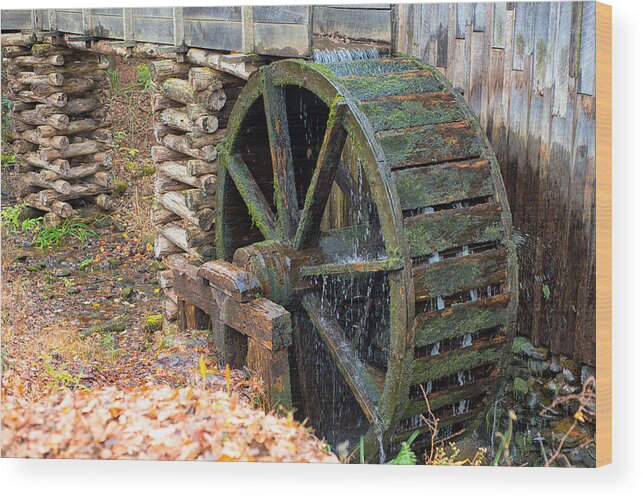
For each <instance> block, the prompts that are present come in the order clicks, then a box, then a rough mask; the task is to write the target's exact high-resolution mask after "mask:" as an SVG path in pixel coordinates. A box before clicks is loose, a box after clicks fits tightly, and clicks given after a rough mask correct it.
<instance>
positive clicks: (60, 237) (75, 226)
mask: <svg viewBox="0 0 643 499" xmlns="http://www.w3.org/2000/svg"><path fill="white" fill-rule="evenodd" d="M97 235H98V234H97V233H96V232H94V231H93V230H91V229H90V228H89V226H88V225H87V224H86V223H84V222H82V221H80V220H79V219H77V218H66V219H65V220H64V221H63V223H62V224H61V225H60V226H59V227H44V226H43V225H42V224H41V225H39V226H38V227H37V228H36V231H35V234H34V237H33V239H32V241H31V244H33V245H34V246H35V247H36V248H38V249H41V250H42V249H46V248H51V247H55V246H58V245H59V244H60V243H62V242H63V241H65V240H67V239H77V240H78V241H80V242H81V243H83V242H85V241H86V240H87V239H89V238H90V237H95V236H97Z"/></svg>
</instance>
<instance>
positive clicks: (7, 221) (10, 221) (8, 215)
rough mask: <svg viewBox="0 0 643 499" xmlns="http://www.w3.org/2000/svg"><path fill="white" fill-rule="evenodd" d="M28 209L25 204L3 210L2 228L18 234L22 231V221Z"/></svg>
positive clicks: (1, 215)
mask: <svg viewBox="0 0 643 499" xmlns="http://www.w3.org/2000/svg"><path fill="white" fill-rule="evenodd" d="M26 207H27V205H26V204H25V203H21V204H16V205H13V206H5V207H4V208H2V212H0V224H1V225H2V227H3V228H5V229H7V230H9V231H10V232H18V231H19V230H20V221H21V220H22V216H23V212H24V210H25V208H26Z"/></svg>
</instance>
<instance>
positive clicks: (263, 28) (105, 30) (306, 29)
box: [1, 5, 390, 57]
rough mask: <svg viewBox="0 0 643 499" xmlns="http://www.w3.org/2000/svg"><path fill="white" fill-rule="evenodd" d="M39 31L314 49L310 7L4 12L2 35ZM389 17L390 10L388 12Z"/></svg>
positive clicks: (241, 48) (282, 52)
mask: <svg viewBox="0 0 643 499" xmlns="http://www.w3.org/2000/svg"><path fill="white" fill-rule="evenodd" d="M36 12H40V13H42V17H43V18H44V22H43V24H42V29H49V21H50V19H52V21H53V25H52V29H54V28H55V29H57V30H58V31H61V32H64V33H72V34H89V35H93V36H96V37H98V38H111V39H115V40H123V39H125V40H128V41H138V42H150V43H160V44H166V45H175V46H178V45H182V44H186V45H188V46H190V47H197V48H204V49H212V50H225V51H233V52H246V53H256V54H261V55H273V56H283V57H302V56H306V55H308V54H309V53H310V49H311V47H312V7H311V6H307V5H300V6H294V5H286V6H259V7H252V6H243V7H159V8H144V9H115V8H111V9H109V8H106V9H56V10H42V11H29V10H2V12H1V22H2V30H4V31H7V30H23V29H33V28H34V27H35V26H34V20H33V15H34V13H36ZM389 12H390V8H389Z"/></svg>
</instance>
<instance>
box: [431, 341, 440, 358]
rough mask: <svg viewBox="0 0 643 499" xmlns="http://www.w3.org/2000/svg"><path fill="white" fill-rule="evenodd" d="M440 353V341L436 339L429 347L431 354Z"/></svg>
mask: <svg viewBox="0 0 643 499" xmlns="http://www.w3.org/2000/svg"><path fill="white" fill-rule="evenodd" d="M439 353H440V342H439V341H438V342H437V343H434V344H433V348H432V349H431V355H438V354H439Z"/></svg>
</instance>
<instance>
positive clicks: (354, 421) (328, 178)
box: [217, 61, 411, 458]
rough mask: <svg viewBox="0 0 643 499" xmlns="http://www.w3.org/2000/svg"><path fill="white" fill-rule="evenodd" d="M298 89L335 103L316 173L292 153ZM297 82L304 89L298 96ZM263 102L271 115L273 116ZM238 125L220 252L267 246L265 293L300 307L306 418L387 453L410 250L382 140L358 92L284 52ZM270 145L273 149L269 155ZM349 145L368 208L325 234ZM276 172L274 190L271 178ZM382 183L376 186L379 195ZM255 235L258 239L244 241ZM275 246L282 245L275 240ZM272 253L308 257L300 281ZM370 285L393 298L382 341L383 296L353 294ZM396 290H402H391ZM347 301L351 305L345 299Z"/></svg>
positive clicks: (223, 201) (226, 176)
mask: <svg viewBox="0 0 643 499" xmlns="http://www.w3.org/2000/svg"><path fill="white" fill-rule="evenodd" d="M297 92H299V93H301V95H302V96H303V99H304V100H306V102H307V103H308V104H314V105H316V106H318V107H319V106H320V105H321V104H323V105H324V106H325V107H326V109H327V113H324V112H322V113H321V114H320V116H322V117H323V119H325V122H324V123H322V126H321V127H318V130H322V129H323V133H319V134H318V135H319V136H321V137H322V138H323V140H322V141H321V144H318V143H317V144H312V146H311V144H310V143H309V144H307V146H308V149H311V147H312V154H311V152H310V151H307V152H308V154H309V155H311V157H310V159H313V160H314V167H313V171H312V172H310V171H308V172H307V173H308V174H309V177H310V178H309V180H308V178H306V177H305V172H302V171H295V166H294V162H296V160H298V159H299V160H301V159H302V156H301V153H299V154H297V153H295V154H293V147H292V143H291V134H290V133H289V124H292V123H293V122H295V121H301V119H300V120H296V119H293V112H292V110H290V116H289V115H288V113H289V109H288V108H287V104H288V102H289V101H290V102H292V101H293V99H295V100H296V94H297ZM293 93H294V94H295V96H294V97H293V95H290V94H293ZM311 95H312V96H313V97H314V99H312V98H311ZM304 105H306V104H304ZM261 108H263V111H264V114H265V119H264V120H263V121H262V120H261V113H260V110H261ZM304 114H306V113H304ZM300 117H301V113H300ZM311 118H313V116H303V118H302V119H303V120H307V119H311ZM323 119H322V121H323ZM252 122H259V123H260V124H259V126H255V127H254V128H253V130H252V134H253V136H252V137H251V138H250V139H249V138H248V137H247V136H248V133H247V132H246V130H248V129H249V128H250V127H252V125H253V123H252ZM296 125H297V126H299V125H300V123H299V122H298V123H296ZM264 126H265V133H266V134H267V139H268V140H267V141H266V140H265V138H264V139H259V138H257V136H256V135H254V134H255V133H256V134H259V133H262V132H263V130H262V129H263V128H264ZM308 128H309V129H310V128H311V127H310V126H308ZM228 129H229V130H231V132H230V133H229V135H228V137H227V138H226V141H225V143H224V145H223V147H221V149H220V153H219V158H220V162H221V165H222V166H223V167H224V172H223V173H222V175H221V178H220V180H219V181H220V191H219V192H220V194H221V195H220V196H219V216H218V217H217V220H218V221H219V223H218V227H217V234H218V235H217V246H218V251H219V255H220V256H221V257H222V258H224V259H227V260H232V259H234V260H235V263H241V264H242V265H246V266H247V265H248V264H249V262H250V260H251V259H252V257H251V256H250V255H249V253H252V254H255V255H257V254H261V256H260V258H259V259H257V258H255V263H256V262H257V261H258V262H259V263H258V264H257V265H256V266H255V267H254V269H255V270H258V269H259V267H261V266H262V265H263V266H265V267H266V268H270V269H271V270H270V272H269V273H270V274H271V275H270V276H263V278H264V279H263V281H264V283H265V284H266V285H264V289H266V288H269V289H271V290H273V291H267V295H266V296H267V297H268V298H269V299H272V300H273V301H276V302H278V303H280V304H282V305H284V306H286V307H287V309H288V310H289V311H291V313H292V315H293V336H294V339H293V342H294V346H293V349H292V355H291V366H293V364H294V367H295V368H294V370H295V371H296V373H295V376H294V379H295V380H297V381H296V382H295V383H296V384H297V385H298V387H295V390H299V394H298V395H299V396H298V402H299V404H300V405H301V406H303V407H296V409H297V410H299V412H300V414H299V416H300V417H302V416H303V417H306V418H307V419H308V420H309V421H310V423H311V425H312V426H313V427H314V428H315V429H317V430H319V431H320V433H321V434H322V435H323V436H324V437H325V438H326V439H327V440H329V441H330V442H331V443H332V444H333V445H339V444H341V443H342V442H344V441H348V442H349V445H350V446H354V445H356V444H357V443H358V442H359V438H360V436H362V437H364V443H365V448H366V452H367V453H368V454H370V455H371V456H372V455H374V454H378V453H380V452H379V451H380V447H382V446H383V444H382V442H384V441H386V439H387V435H388V432H389V431H390V429H391V427H392V426H393V423H394V421H393V420H394V418H395V414H396V408H397V407H398V405H399V404H400V400H399V394H400V391H401V390H400V380H402V379H403V378H404V376H403V370H404V368H405V360H407V357H408V353H409V348H410V339H409V338H408V334H407V331H408V330H409V327H408V326H409V325H408V317H409V316H410V314H409V310H408V300H407V296H409V293H410V290H411V286H410V272H409V271H408V269H409V267H410V265H409V260H410V259H409V256H408V253H407V252H405V251H404V247H405V245H403V244H402V242H401V241H400V239H399V234H400V232H401V227H400V220H401V216H400V213H397V211H399V208H397V209H396V207H399V202H395V201H396V193H395V191H394V190H391V189H390V188H389V187H390V186H389V183H388V182H387V179H386V177H387V169H386V162H385V160H384V155H383V153H382V151H381V150H380V149H379V146H378V144H377V143H376V142H374V141H373V140H372V137H371V136H370V135H371V134H369V130H368V122H367V120H366V119H365V118H364V117H363V115H362V114H361V112H360V110H359V109H358V107H357V105H356V104H355V102H354V101H353V100H352V98H351V97H350V94H349V93H348V92H346V90H345V89H342V88H341V85H338V84H337V82H333V81H331V80H330V79H328V78H326V77H325V76H324V75H323V74H321V73H319V71H317V70H316V69H315V68H312V67H310V66H309V65H308V64H307V63H305V62H299V61H283V62H281V63H276V64H273V65H271V66H268V67H265V68H262V70H260V72H259V74H256V75H254V76H253V77H252V79H251V80H250V81H249V83H248V85H247V86H246V87H245V89H244V91H243V92H242V94H241V96H240V97H239V101H238V104H237V105H236V106H235V109H234V111H233V113H232V115H231V117H230V125H229V126H228ZM244 132H245V134H244ZM312 142H314V140H313V141H312ZM250 145H253V146H254V147H253V149H254V151H251V150H250V147H249V146H250ZM267 149H269V151H270V157H267V156H266V150H267ZM348 150H350V151H351V155H353V156H355V157H356V158H357V165H358V166H357V167H358V169H359V172H358V175H357V176H358V177H360V175H363V179H361V181H362V182H363V185H362V186H361V187H362V188H363V187H364V185H366V186H367V189H368V190H369V195H368V196H364V198H367V199H361V201H362V203H360V208H359V209H357V210H356V209H355V208H354V207H353V208H352V209H349V213H350V212H351V211H353V212H356V213H357V222H358V224H357V225H356V226H352V228H351V229H348V228H347V227H346V226H344V227H341V228H334V229H329V230H326V231H323V233H322V230H321V229H322V219H323V218H324V212H325V209H326V207H327V201H328V198H329V197H330V195H331V190H332V189H333V188H335V189H336V190H337V186H338V182H337V177H338V176H341V175H342V173H340V174H339V175H338V174H337V172H338V169H340V170H341V169H343V170H344V172H343V176H344V179H345V177H346V171H345V170H346V169H345V167H344V166H343V164H342V163H341V162H340V157H341V156H342V151H344V155H346V154H347V152H348ZM253 153H254V155H255V156H256V154H258V153H261V155H262V158H260V159H257V158H256V157H253ZM293 156H294V160H295V161H294V160H293ZM307 163H308V164H310V163H311V161H308V162H307ZM309 170H310V168H309ZM269 172H271V173H272V180H273V182H272V189H270V188H269V186H268V180H269V178H268V177H269V176H270V175H269ZM349 173H350V172H349ZM360 178H361V177H360ZM302 179H303V180H302ZM301 185H303V187H304V188H302V187H301ZM297 187H299V188H297ZM304 191H305V192H304ZM373 191H374V192H375V193H376V195H372V192H373ZM302 194H304V195H303V196H302ZM271 198H272V201H270V199H271ZM240 203H243V205H245V208H246V209H247V210H248V215H249V218H250V219H251V220H250V222H251V225H252V224H253V225H254V228H253V229H252V234H253V235H252V240H251V241H247V240H246V241H241V240H240V239H241V238H236V239H235V237H234V236H233V235H232V230H233V228H234V227H236V228H237V234H239V233H240V232H245V231H243V230H242V229H241V228H240V227H239V225H238V224H239V215H238V214H237V215H236V217H235V216H231V214H230V208H231V206H234V210H235V211H236V210H239V209H241V210H242V209H243V208H242V207H240V206H239V205H240ZM362 204H364V205H366V206H369V207H370V210H368V209H367V210H364V211H366V212H367V213H363V212H361V205H362ZM373 212H374V213H373ZM242 218H243V217H242ZM247 218H248V217H246V220H245V222H246V223H247V222H248V221H249V220H248V219H247ZM349 218H350V215H349ZM354 218H355V213H353V219H354ZM360 218H361V220H360ZM246 228H247V229H250V228H251V227H248V226H247V225H246ZM349 230H350V231H351V234H350V236H355V234H357V233H359V234H361V235H359V236H358V237H356V238H355V239H354V240H353V242H352V243H351V244H350V245H349V246H347V245H346V244H344V239H346V238H347V235H348V231H349ZM247 242H250V244H245V243H247ZM248 246H249V247H250V248H252V249H250V250H248V249H244V248H247V247H248ZM267 246H272V247H271V249H270V250H268V251H266V247H267ZM253 247H254V248H253ZM258 248H259V249H258ZM257 249H258V251H257ZM271 252H272V253H271ZM267 253H270V254H275V255H276V254H279V256H278V257H276V258H274V259H272V258H271V259H270V260H271V261H272V260H284V259H286V260H289V261H290V262H292V261H295V260H297V261H298V267H297V269H296V270H291V272H290V273H291V274H292V273H293V272H294V273H295V274H296V273H297V272H299V275H293V276H292V277H290V276H289V277H285V278H284V279H281V280H282V281H288V280H291V281H293V282H288V283H287V286H286V287H291V288H295V289H294V292H290V291H285V290H284V286H274V283H275V282H276V281H275V279H274V277H275V276H274V274H275V269H274V266H273V265H271V264H270V263H267V262H266V256H265V255H266V254H267ZM351 253H352V254H351ZM356 256H357V257H361V258H355V257H356ZM302 261H303V262H305V263H304V264H302V263H301V262H302ZM311 262H313V263H314V264H311ZM347 276H350V277H347ZM347 279H349V280H350V282H348V283H347V282H346V281H347ZM260 280H262V278H261V277H260ZM278 280H279V279H278ZM268 281H270V283H268ZM302 281H303V282H306V283H308V284H309V285H310V287H307V286H308V284H302ZM364 287H365V288H366V290H367V291H368V290H369V289H370V290H371V292H372V290H373V289H375V288H378V290H380V293H379V295H380V297H381V296H382V295H386V296H385V297H384V300H383V302H384V303H388V304H389V306H388V307H384V309H386V310H385V311H384V312H383V313H379V314H376V315H374V317H377V318H378V319H377V320H379V321H380V324H379V327H380V328H382V323H385V330H386V332H387V335H386V337H385V338H384V341H381V340H382V338H378V339H379V340H380V343H379V344H378V345H374V344H373V342H372V341H371V339H370V338H369V335H370V333H371V332H372V330H373V329H374V328H375V327H376V325H375V324H374V320H373V319H369V317H368V316H369V315H372V312H370V313H369V311H370V310H371V307H373V303H372V302H373V300H372V299H369V298H368V297H366V301H365V304H364V305H363V306H362V305H361V304H358V305H357V306H356V305H355V304H356V302H357V301H358V299H357V298H356V296H355V294H356V293H357V292H359V291H360V290H362V289H363V288H364ZM302 288H305V289H304V290H303V291H302ZM391 289H393V290H395V292H393V293H390V291H389V290H391ZM264 294H266V293H264ZM271 294H272V295H271ZM339 295H343V296H347V295H350V296H347V297H349V298H350V299H348V300H338V299H337V296H339ZM359 298H361V297H359ZM345 302H349V303H350V306H348V307H347V306H345V305H346V303H345ZM360 307H361V312H359V309H360ZM355 308H357V309H358V312H356V311H355ZM340 309H341V310H340ZM356 318H359V319H361V325H362V327H365V329H366V331H364V330H362V331H358V332H357V333H355V334H353V335H351V334H350V332H348V331H347V329H348V328H349V327H350V324H351V323H354V322H355V319H356ZM375 322H376V321H375ZM358 323H360V321H358ZM367 323H368V324H372V325H370V326H369V325H366V324H367ZM380 332H381V329H380ZM365 333H366V334H365ZM379 336H380V337H381V336H382V335H381V334H380V335H379ZM319 340H321V341H319ZM375 350H377V352H375ZM376 358H378V360H379V363H378V365H375V359H376ZM331 368H334V369H331ZM292 370H293V369H292V368H291V371H292ZM329 371H331V372H329ZM295 383H293V384H295ZM329 387H330V388H329ZM294 405H297V402H296V403H295V404H294ZM357 408H359V410H357ZM302 410H303V411H305V414H303V415H302V414H301V412H302ZM342 428H346V431H342ZM382 458H383V455H382Z"/></svg>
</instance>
